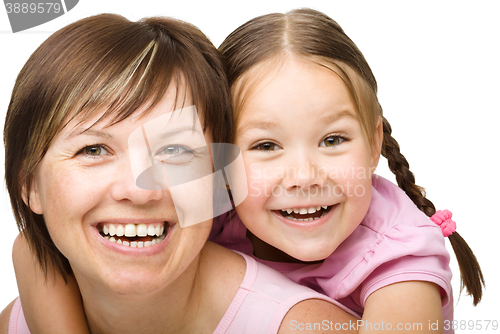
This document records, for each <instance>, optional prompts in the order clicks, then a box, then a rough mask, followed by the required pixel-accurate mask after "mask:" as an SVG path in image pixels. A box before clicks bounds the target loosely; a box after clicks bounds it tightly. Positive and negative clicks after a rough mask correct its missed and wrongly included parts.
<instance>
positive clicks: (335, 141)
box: [319, 136, 346, 147]
mask: <svg viewBox="0 0 500 334" xmlns="http://www.w3.org/2000/svg"><path fill="white" fill-rule="evenodd" d="M344 140H346V139H345V138H342V137H340V136H329V137H326V138H325V139H323V140H322V141H321V143H320V145H319V146H326V147H333V146H337V145H339V144H340V143H342V142H343V141H344Z"/></svg>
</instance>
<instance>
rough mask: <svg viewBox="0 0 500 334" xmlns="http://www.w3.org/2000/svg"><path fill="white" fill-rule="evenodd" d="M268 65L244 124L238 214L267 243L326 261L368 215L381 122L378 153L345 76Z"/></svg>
mask: <svg viewBox="0 0 500 334" xmlns="http://www.w3.org/2000/svg"><path fill="white" fill-rule="evenodd" d="M266 65H268V64H266V63H264V66H261V67H260V69H258V70H257V72H260V73H265V75H264V76H263V79H262V80H259V82H258V83H257V84H255V85H254V86H252V87H251V91H249V92H248V95H247V99H246V100H245V103H244V106H243V108H242V110H241V113H240V117H239V120H238V122H237V131H236V144H237V145H238V146H239V147H240V148H241V150H242V153H243V159H244V162H245V169H246V174H247V180H248V191H249V193H248V196H247V198H246V199H245V201H244V202H243V203H242V204H241V205H239V206H238V207H237V208H236V210H237V212H238V215H239V216H240V218H241V220H242V221H243V222H244V224H245V226H246V227H247V228H248V230H249V231H250V232H252V233H253V234H254V235H255V236H256V237H258V238H259V239H261V240H263V241H264V242H266V243H268V244H270V245H272V246H274V247H276V248H277V249H279V250H281V251H283V252H285V253H287V254H288V255H290V256H292V257H294V258H296V259H299V260H302V261H315V260H321V259H324V258H326V257H328V256H329V255H330V254H331V253H332V252H333V251H334V250H335V249H336V248H337V247H338V246H339V244H340V243H341V242H342V241H343V240H345V239H346V238H347V237H348V236H349V235H350V234H351V233H352V232H353V230H354V229H355V228H356V227H357V226H358V225H359V223H360V222H361V221H362V219H363V217H364V216H365V214H366V212H367V210H368V206H369V204H370V199H371V190H372V188H371V187H372V185H371V175H372V173H373V171H374V169H375V168H376V166H377V163H378V159H379V154H380V153H379V152H380V143H381V136H382V131H381V130H382V128H381V122H379V124H378V125H377V131H376V140H375V142H376V145H375V146H376V147H377V148H378V150H377V149H375V152H377V153H375V154H373V152H374V150H372V146H371V145H370V144H369V143H368V140H367V138H366V135H365V132H364V131H363V128H362V127H361V124H360V122H359V120H358V116H357V110H356V107H355V105H354V104H353V101H352V99H351V96H350V94H349V91H348V89H347V87H346V86H345V84H344V82H343V81H342V79H341V78H340V77H339V76H338V75H337V74H335V73H334V72H333V71H331V70H330V69H327V68H325V67H322V66H320V65H318V64H316V63H313V62H311V61H305V60H298V59H293V58H291V57H290V58H288V59H286V60H285V62H284V64H283V65H282V66H281V67H280V66H275V67H274V68H278V69H277V70H271V71H268V69H269V68H270V67H269V66H266ZM264 71H267V72H264ZM256 74H257V75H258V74H259V73H256Z"/></svg>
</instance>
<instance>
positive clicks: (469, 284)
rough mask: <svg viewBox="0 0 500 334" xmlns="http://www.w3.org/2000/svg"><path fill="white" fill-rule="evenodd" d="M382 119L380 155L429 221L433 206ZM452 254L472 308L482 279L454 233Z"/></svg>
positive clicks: (481, 275)
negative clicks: (469, 296) (382, 131)
mask: <svg viewBox="0 0 500 334" xmlns="http://www.w3.org/2000/svg"><path fill="white" fill-rule="evenodd" d="M382 118H383V129H384V140H383V143H382V155H383V156H384V157H385V158H387V162H388V164H389V169H390V170H391V172H392V173H394V175H395V176H396V181H397V182H398V186H399V187H400V188H401V189H403V190H404V192H405V193H406V194H407V195H408V197H410V199H411V200H412V201H413V203H415V205H416V206H417V207H418V208H419V209H420V210H421V211H422V212H424V213H425V214H426V215H427V216H428V217H431V216H432V215H434V213H435V212H436V208H435V207H434V204H432V202H431V201H430V200H428V199H427V198H425V190H424V189H423V188H422V187H420V186H418V185H416V184H415V176H413V173H412V172H411V171H410V165H409V164H408V161H407V160H406V158H405V157H404V155H403V154H401V152H400V150H399V144H398V142H397V141H396V139H394V138H393V137H392V135H391V134H392V129H391V125H390V124H389V122H388V121H387V119H386V118H385V117H382ZM448 239H449V240H450V243H451V246H452V247H453V251H454V252H455V255H456V257H457V261H458V267H459V268H460V291H462V290H463V288H464V287H465V288H466V289H467V293H468V294H469V295H472V297H473V303H474V306H475V305H477V304H478V303H479V301H480V300H481V297H482V295H483V291H482V287H483V286H484V277H483V273H482V271H481V267H480V266H479V263H478V261H477V259H476V256H475V255H474V253H473V252H472V250H471V249H470V247H469V245H467V243H466V242H465V240H464V239H463V238H462V237H461V236H460V234H458V233H457V232H454V233H453V234H452V235H450V236H449V237H448Z"/></svg>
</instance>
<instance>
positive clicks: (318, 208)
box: [281, 205, 329, 221]
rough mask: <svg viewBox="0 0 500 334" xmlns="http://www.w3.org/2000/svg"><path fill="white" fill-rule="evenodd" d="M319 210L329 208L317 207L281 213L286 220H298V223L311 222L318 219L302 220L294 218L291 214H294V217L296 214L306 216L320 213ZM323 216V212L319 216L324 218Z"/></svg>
mask: <svg viewBox="0 0 500 334" xmlns="http://www.w3.org/2000/svg"><path fill="white" fill-rule="evenodd" d="M321 208H323V209H325V210H326V209H328V208H329V206H328V205H319V206H317V207H310V208H293V209H283V210H281V211H282V212H283V216H285V217H286V218H288V219H292V220H298V221H311V220H314V219H317V218H319V217H317V218H304V219H301V218H294V216H293V215H292V212H293V213H295V214H296V215H297V214H300V215H306V214H312V213H316V212H317V211H320V210H321ZM285 212H286V213H285ZM325 214H326V212H324V213H323V214H322V215H321V216H324V215H325Z"/></svg>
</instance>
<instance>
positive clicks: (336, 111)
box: [14, 9, 483, 333]
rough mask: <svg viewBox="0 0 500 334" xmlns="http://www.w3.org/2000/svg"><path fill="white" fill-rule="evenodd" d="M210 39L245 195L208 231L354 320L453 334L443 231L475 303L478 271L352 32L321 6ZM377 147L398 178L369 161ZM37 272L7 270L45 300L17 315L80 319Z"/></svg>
mask: <svg viewBox="0 0 500 334" xmlns="http://www.w3.org/2000/svg"><path fill="white" fill-rule="evenodd" d="M220 49H221V52H222V54H223V57H224V58H225V61H226V63H227V66H228V70H229V80H230V85H231V87H232V95H233V109H234V120H235V124H236V137H235V143H236V144H237V145H238V146H239V147H240V148H241V150H242V153H243V157H244V161H245V167H246V173H247V181H248V189H249V194H248V196H247V198H246V200H245V201H244V202H243V203H242V204H241V205H239V206H238V207H237V208H236V211H237V215H236V213H234V212H232V213H230V214H226V215H223V216H221V217H219V218H218V220H217V222H216V224H215V226H214V228H213V229H212V234H211V236H212V240H214V241H216V242H218V243H220V244H222V245H224V246H226V247H229V248H232V249H235V250H238V251H241V252H244V253H247V254H253V255H254V256H255V257H256V258H257V259H259V260H260V261H261V262H263V263H265V264H268V265H269V266H271V267H273V268H275V269H277V270H279V271H281V272H282V273H284V274H285V275H286V276H288V277H289V278H291V279H292V280H293V281H295V282H297V283H299V284H303V285H306V286H309V287H312V288H313V289H315V290H317V291H320V292H322V293H325V294H327V295H329V296H330V297H332V298H334V299H337V300H339V301H340V302H342V303H343V304H345V305H346V306H348V307H350V308H351V309H353V310H354V311H356V312H357V313H358V314H359V315H360V316H361V317H362V320H363V322H360V323H359V327H358V328H357V329H359V330H360V332H365V333H367V332H372V331H376V332H383V331H385V330H387V331H391V332H392V331H396V332H397V331H405V332H406V333H408V332H418V333H422V332H434V331H435V332H441V331H444V332H446V333H452V332H453V330H452V329H451V326H450V325H451V324H450V321H451V320H452V316H453V302H452V292H451V285H450V280H451V272H450V269H449V267H448V262H449V255H448V253H447V251H446V249H445V246H444V239H443V235H444V236H449V238H450V241H451V243H452V246H453V248H454V250H455V252H456V253H457V257H458V261H459V264H460V270H461V275H462V284H463V286H465V287H466V289H467V291H468V292H469V293H470V294H472V295H473V297H474V304H477V303H478V302H479V301H480V299H481V293H482V292H481V285H482V284H483V277H482V274H481V271H480V268H479V265H478V263H477V261H476V259H475V257H474V255H473V254H472V252H471V250H470V249H469V247H468V246H467V244H466V243H465V242H464V241H463V239H462V238H461V237H460V236H459V235H458V233H456V232H455V226H454V223H453V221H452V220H451V213H449V211H443V212H441V211H438V212H436V210H435V208H434V205H433V204H432V203H431V202H430V201H429V200H428V199H426V198H425V196H424V192H423V189H422V188H420V187H418V186H417V185H416V184H415V179H414V177H413V174H412V173H411V171H410V170H409V165H408V162H407V161H406V159H405V158H404V156H403V155H402V154H401V153H400V151H399V145H398V144H397V142H396V141H395V139H394V138H393V137H392V136H391V127H390V125H389V123H388V122H387V120H386V119H385V118H384V117H383V115H382V109H381V107H380V105H379V103H378V100H377V96H376V92H377V85H376V81H375V78H374V77H373V74H372V72H371V69H370V67H369V66H368V64H367V62H366V60H365V59H364V57H363V55H362V54H361V52H360V51H359V50H358V48H357V47H356V45H355V44H354V43H353V42H352V41H351V40H350V39H349V38H348V37H347V36H346V35H345V33H344V32H343V30H342V29H341V28H340V27H339V26H338V24H337V23H336V22H335V21H333V20H332V19H331V18H329V17H327V16H326V15H324V14H322V13H320V12H317V11H314V10H310V9H300V10H295V11H292V12H289V13H287V14H284V15H283V14H270V15H265V16H261V17H258V18H255V19H253V20H251V21H249V22H247V23H245V24H244V25H242V26H241V27H239V28H238V29H236V31H234V32H233V33H232V34H231V35H229V36H228V38H227V39H226V40H225V41H224V42H223V43H222V45H221V47H220ZM380 154H382V155H383V156H385V157H386V158H387V160H388V162H389V167H390V169H391V171H392V172H393V173H394V174H395V175H396V179H397V182H398V185H399V187H400V188H398V187H396V186H395V185H393V184H392V183H390V182H389V181H387V180H385V179H383V178H381V177H378V176H376V175H374V174H373V172H374V170H375V168H376V166H377V164H378V160H379V156H380ZM428 217H431V219H429V218H428ZM240 219H241V220H240ZM14 257H16V254H14ZM16 261H18V262H22V261H23V260H21V259H17V260H16ZM24 261H25V259H24ZM24 270H26V269H24ZM70 280H71V279H70ZM38 282H43V280H40V279H38V280H36V281H34V280H32V281H31V282H29V283H28V282H25V283H24V284H22V282H20V289H24V290H25V291H28V292H29V294H30V296H31V297H32V298H30V300H29V302H30V303H31V300H34V298H33V296H38V298H41V297H42V296H43V298H47V295H48V298H50V299H53V300H55V301H56V302H57V303H56V304H54V305H55V306H54V309H53V310H51V311H45V312H44V311H36V312H33V313H31V314H28V317H29V319H28V320H31V321H32V323H35V324H37V326H38V325H39V324H43V322H44V321H46V320H45V319H49V318H50V316H51V314H49V313H52V312H58V313H54V314H59V316H67V317H69V318H70V319H72V318H75V319H76V318H78V317H80V321H81V320H82V319H81V316H77V314H78V312H79V311H78V307H74V306H75V302H74V301H75V298H76V297H69V296H70V295H71V294H72V295H73V296H74V295H77V292H76V291H75V289H74V288H69V286H70V285H68V286H66V285H64V284H61V283H58V284H57V285H55V286H51V285H48V287H47V286H45V285H43V284H42V283H38ZM59 282H61V279H59ZM33 284H35V285H33ZM68 292H69V293H71V294H68V295H67V296H65V295H64V294H65V293H68ZM65 299H66V300H68V301H67V303H68V304H69V305H73V308H72V309H73V311H70V310H66V309H65V306H63V305H65V303H66V302H65V301H64V300H65ZM76 306H78V305H76ZM37 312H39V313H37ZM80 314H81V313H80ZM38 328H41V327H40V326H38ZM52 330H53V328H52ZM58 330H59V331H60V332H64V329H63V328H61V329H58ZM81 331H82V332H86V328H82V329H81ZM52 332H54V331H52Z"/></svg>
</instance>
